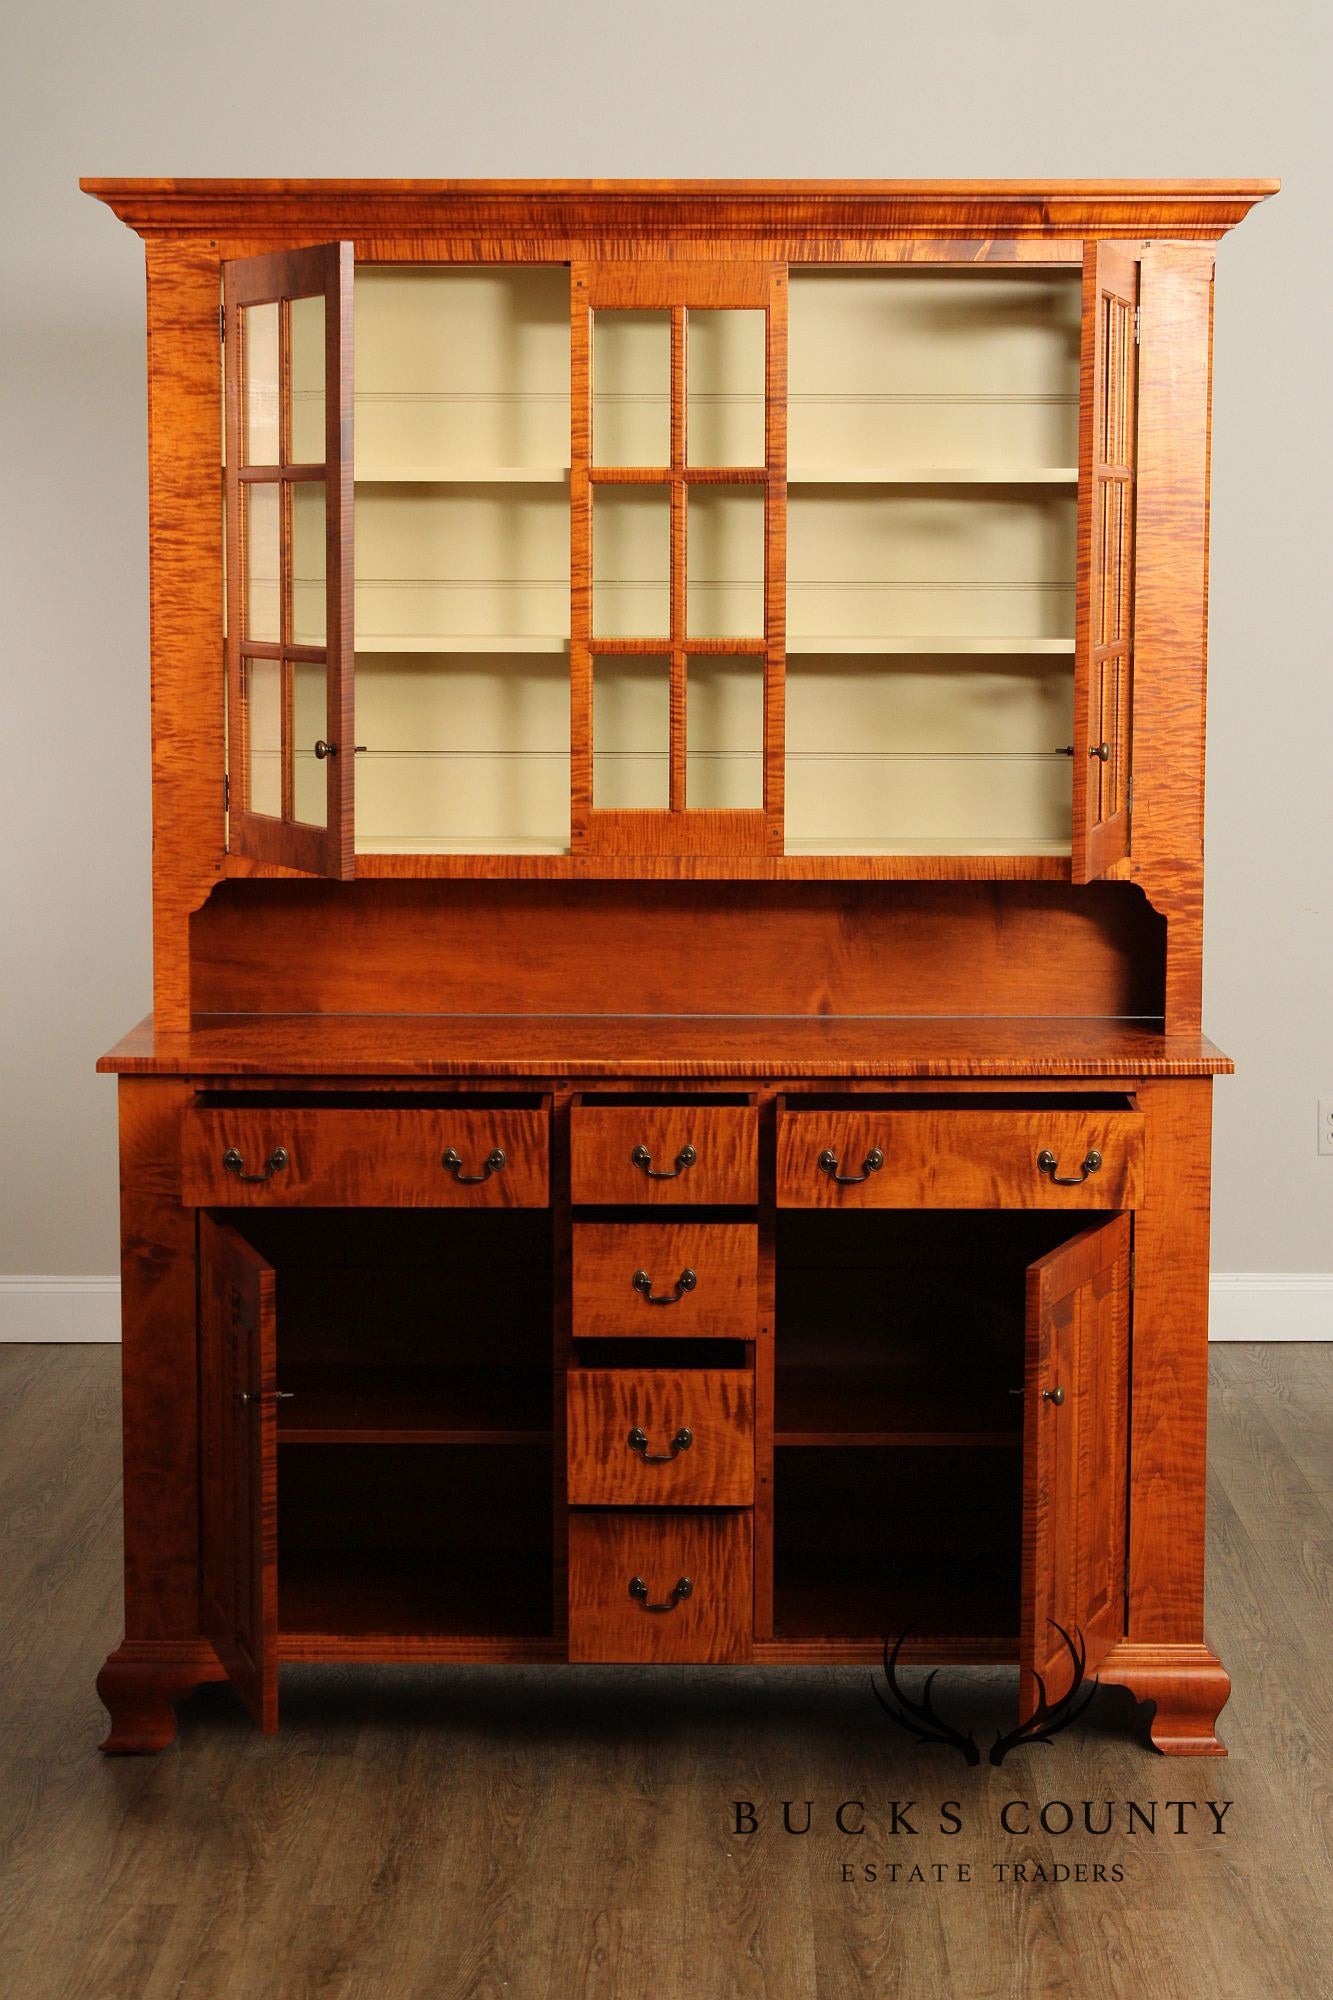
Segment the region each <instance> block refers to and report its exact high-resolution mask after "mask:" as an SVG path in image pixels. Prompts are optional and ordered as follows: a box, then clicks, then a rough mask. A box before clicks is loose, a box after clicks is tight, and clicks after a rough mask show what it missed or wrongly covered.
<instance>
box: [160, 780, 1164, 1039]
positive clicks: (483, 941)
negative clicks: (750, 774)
mask: <svg viewBox="0 0 1333 2000" xmlns="http://www.w3.org/2000/svg"><path fill="white" fill-rule="evenodd" d="M661 817H663V818H666V817H667V815H661ZM686 817H687V818H688V817H689V815H686ZM1165 929H1166V927H1165V925H1164V924H1163V922H1162V920H1161V918H1160V917H1159V916H1158V915H1157V914H1156V912H1155V911H1154V910H1152V909H1151V908H1150V907H1149V905H1148V904H1147V902H1146V901H1145V900H1144V897H1143V895H1142V894H1141V892H1140V891H1139V890H1137V889H1136V888H1134V887H1132V886H1131V885H1130V884H1128V883H1121V882H1116V883H1097V884H1094V885H1090V886H1089V887H1087V888H1083V889H1077V890H1076V889H1072V888H1070V887H1068V886H1057V885H1055V884H1046V883H1041V884H1024V885H1021V886H1020V885H1018V884H1013V885H1010V886H1006V887H1004V888H1000V887H997V886H992V885H980V884H975V883H973V884H964V883H949V884H947V885H945V884H926V883H912V884H908V883H896V884H887V883H886V884H881V885H869V884H865V883H858V884H851V883H838V884H818V883H813V882H811V883H801V884H789V885H783V886H782V887H776V886H769V887H766V888H764V889H763V890H756V889H755V888H753V887H749V886H746V885H745V884H741V883H726V882H717V883H708V884H704V883H697V884H692V885H686V884H682V883H672V882H653V883H648V882H623V881H622V882H587V883H578V884H573V883H569V884H556V883H541V882H506V883H502V884H501V883H481V882H470V883H464V882H458V883H444V882H431V883H419V882H394V883H389V882H376V883H375V884H374V885H373V887H372V885H370V884H369V883H358V884H357V885H356V886H355V888H354V889H350V890H349V889H347V888H345V887H343V886H342V885H337V884H324V883H316V882H308V883H307V882H281V883H279V882H264V883H258V882H250V883H243V882H230V883H228V884H226V885H225V887H223V888H220V889H218V890H217V891H216V892H215V893H214V894H213V895H212V896H211V897H210V898H209V900H208V902H207V904H206V906H205V907H204V909H202V910H201V911H200V912H199V914H198V915H197V916H196V917H195V919H194V920H193V924H192V926H191V935H192V945H193V954H194V959H193V981H194V1006H195V1010H196V1012H197V1013H213V1012H219V1013H231V1012H236V1013H243V1014H252V1013H301V1012H306V1013H312V1014H353V1015H354V1014H363V1015H386V1014H395V1013H405V1014H411V1013H421V1014H433V1015H441V1014H468V1015H480V1014H489V1013H494V1014H498V1015H513V1014H546V1013H549V1014H575V1013H577V1014H607V1015H620V1014H640V1015H644V1014H657V1015H666V1016H675V1015H701V1014H736V1015H755V1016H768V1017H774V1016H785V1015H836V1014H847V1015H854V1014H855V1015H865V1016H868V1017H871V1019H870V1020H869V1021H868V1022H867V1030H868V1032H873V1025H872V1024H873V1022H874V1021H876V1020H878V1019H882V1018H883V1017H884V1016H887V1015H893V1014H901V1015H911V1016H921V1015H931V1014H939V1015H972V1016H978V1017H980V1016H999V1015H1013V1016H1020V1017H1021V1016H1031V1015H1047V1016H1049V1017H1051V1019H1052V1020H1053V1021H1057V1020H1061V1019H1064V1018H1073V1017H1078V1016H1089V1015H1119V1016H1125V1017H1128V1018H1130V1019H1142V1018H1147V1019H1152V1020H1156V1019H1159V1018H1160V1015H1161V1010H1162V980H1163V953H1164V941H1165ZM662 1026H663V1030H664V1032H670V1031H671V1029H672V1026H673V1023H671V1022H670V1021H664V1022H663V1023H662ZM782 1027H783V1024H782V1023H780V1022H778V1021H774V1023H773V1031H774V1032H775V1033H781V1032H782Z"/></svg>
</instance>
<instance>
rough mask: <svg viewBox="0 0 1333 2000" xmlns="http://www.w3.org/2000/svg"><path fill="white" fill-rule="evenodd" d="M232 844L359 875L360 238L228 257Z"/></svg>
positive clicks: (305, 869) (253, 853) (258, 855)
mask: <svg viewBox="0 0 1333 2000" xmlns="http://www.w3.org/2000/svg"><path fill="white" fill-rule="evenodd" d="M223 313H224V319H223V335H224V343H225V351H226V389H227V481H226V491H227V739H228V740H227V778H228V807H229V813H230V820H229V832H228V845H229V846H230V848H231V851H232V852H233V853H235V854H245V855H249V856H250V857H251V858H252V859H254V860H256V861H271V862H278V863H280V864H282V865H283V866H284V867H287V868H292V869H296V870H299V871H300V872H301V873H302V874H305V875H330V876H334V877H337V878H339V879H342V880H347V879H349V878H350V877H351V875H352V874H353V872H354V871H353V859H352V833H353V828H352V790H353V748H354V746H353V742H352V736H353V681H354V652H353V630H352V612H353V582H354V578H353V547H352V493H353V463H352V246H351V244H350V243H326V244H320V245H318V246H317V247H315V248H313V249H308V250H288V251H281V252H276V253H275V254H273V255H272V256H267V257H246V258H242V259H240V260H238V261H236V262H232V263H228V264H224V266H223Z"/></svg>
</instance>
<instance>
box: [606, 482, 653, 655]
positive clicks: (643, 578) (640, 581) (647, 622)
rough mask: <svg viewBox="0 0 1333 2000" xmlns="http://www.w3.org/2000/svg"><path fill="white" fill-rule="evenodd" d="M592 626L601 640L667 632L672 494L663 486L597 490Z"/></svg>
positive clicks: (616, 487) (609, 487) (639, 637)
mask: <svg viewBox="0 0 1333 2000" xmlns="http://www.w3.org/2000/svg"><path fill="white" fill-rule="evenodd" d="M592 626H593V631H594V632H595V633H596V635H597V637H598V638H599V639H652V638H660V637H665V636H666V634H667V633H669V632H670V630H671V495H670V493H669V492H668V490H667V488H666V487H665V486H599V487H598V488H597V489H596V491H595V493H594V495H593V510H592Z"/></svg>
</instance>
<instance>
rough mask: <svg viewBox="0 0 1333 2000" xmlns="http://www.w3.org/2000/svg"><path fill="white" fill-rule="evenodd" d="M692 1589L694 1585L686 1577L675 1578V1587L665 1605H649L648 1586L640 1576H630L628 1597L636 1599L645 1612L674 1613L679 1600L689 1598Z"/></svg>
mask: <svg viewBox="0 0 1333 2000" xmlns="http://www.w3.org/2000/svg"><path fill="white" fill-rule="evenodd" d="M693 1589H694V1585H693V1584H692V1583H691V1582H690V1579H689V1578H688V1577H687V1576H681V1577H677V1579H676V1583H675V1587H674V1589H673V1590H672V1592H671V1595H670V1597H668V1598H667V1600H666V1602H665V1604H650V1603H649V1602H648V1586H647V1584H646V1583H645V1582H644V1580H643V1578H642V1577H641V1576H632V1577H631V1578H630V1580H629V1594H630V1596H631V1597H637V1598H638V1600H639V1603H640V1604H641V1605H642V1606H643V1609H644V1610H645V1611H674V1610H675V1608H676V1606H677V1605H678V1604H679V1603H680V1601H681V1599H682V1598H685V1597H688V1596H690V1594H691V1592H692V1591H693Z"/></svg>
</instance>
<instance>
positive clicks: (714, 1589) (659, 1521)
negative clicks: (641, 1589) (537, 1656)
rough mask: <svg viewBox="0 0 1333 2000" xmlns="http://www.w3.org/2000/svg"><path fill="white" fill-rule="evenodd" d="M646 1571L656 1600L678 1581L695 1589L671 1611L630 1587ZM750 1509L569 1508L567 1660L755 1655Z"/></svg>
mask: <svg viewBox="0 0 1333 2000" xmlns="http://www.w3.org/2000/svg"><path fill="white" fill-rule="evenodd" d="M633 1577H640V1578H642V1580H643V1582H644V1583H646V1584H647V1586H648V1596H649V1600H650V1602H652V1603H654V1604H662V1603H666V1602H668V1601H669V1600H670V1597H671V1593H672V1591H673V1590H674V1587H675V1585H676V1583H677V1582H678V1580H679V1579H680V1578H682V1577H688V1578H689V1580H690V1583H691V1584H692V1586H693V1588H692V1591H691V1594H690V1595H689V1596H688V1597H684V1598H681V1599H679V1600H678V1601H677V1602H676V1603H675V1604H674V1605H673V1607H672V1608H671V1609H670V1610H668V1611H650V1610H647V1609H646V1608H645V1607H644V1606H643V1605H642V1604H641V1603H640V1601H639V1600H638V1599H637V1598H635V1597H633V1596H631V1594H630V1588H629V1586H630V1580H631V1578H633ZM752 1577H753V1568H752V1554H751V1518H750V1514H749V1510H748V1509H745V1508H736V1509H729V1510H721V1511H717V1512H713V1511H710V1510H707V1509H704V1508H698V1509H693V1510H691V1509H688V1508H679V1509H677V1508H662V1507H638V1508H632V1509H625V1510H616V1511H613V1512H609V1513H597V1512H591V1513H584V1512H575V1513H573V1514H571V1516H570V1521H569V1657H570V1659H571V1660H602V1661H607V1662H612V1663H614V1662H618V1661H631V1660H632V1661H643V1662H645V1663H651V1664H657V1665H666V1664H669V1663H672V1662H678V1661H687V1660H696V1661H708V1662H709V1663H710V1664H713V1665H718V1666H727V1665H732V1664H735V1663H737V1662H740V1661H744V1660H748V1659H749V1657H750V1651H751V1645H752V1639H751V1618H752V1610H753V1602H752V1599H753V1581H752Z"/></svg>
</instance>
